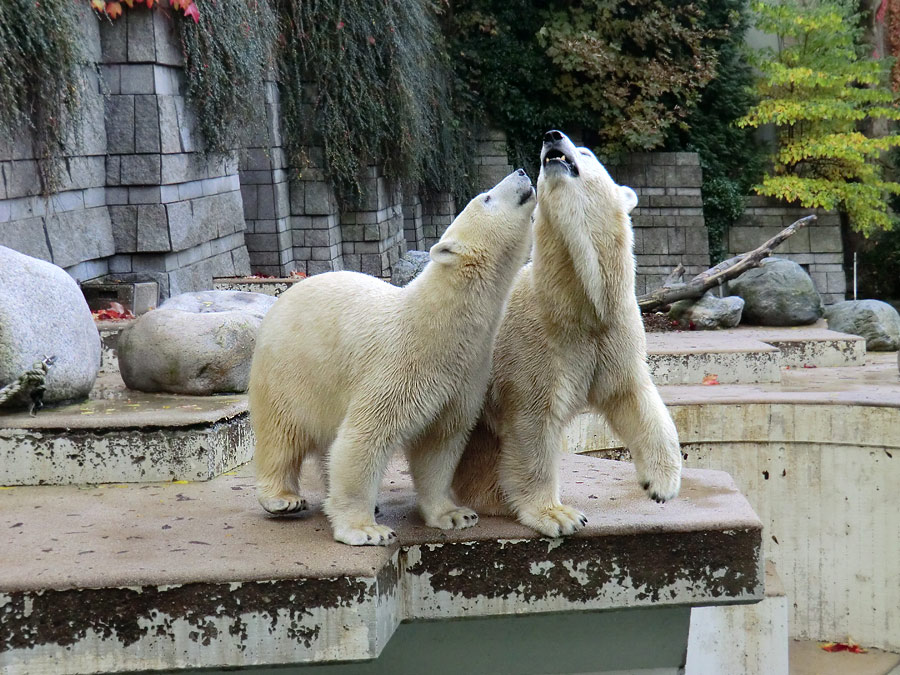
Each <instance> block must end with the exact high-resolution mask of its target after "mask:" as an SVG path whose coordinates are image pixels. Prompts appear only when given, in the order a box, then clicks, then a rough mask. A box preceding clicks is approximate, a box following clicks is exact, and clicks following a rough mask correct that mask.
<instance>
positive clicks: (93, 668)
mask: <svg viewBox="0 0 900 675" xmlns="http://www.w3.org/2000/svg"><path fill="white" fill-rule="evenodd" d="M403 468H404V467H403V465H402V464H399V463H398V464H397V465H395V466H393V467H392V469H391V470H390V472H389V474H388V476H387V477H386V480H385V486H384V488H385V489H384V490H383V491H382V495H381V499H380V500H379V504H380V507H381V515H380V517H379V519H380V521H381V522H383V523H385V524H389V525H391V526H392V527H394V528H395V529H396V530H397V533H398V536H399V544H398V545H395V546H393V547H390V548H366V547H364V548H351V547H347V546H343V545H341V544H336V543H335V542H334V541H333V540H332V539H331V534H330V530H329V528H328V526H327V523H326V521H325V518H324V516H323V515H322V514H321V513H320V512H319V511H318V510H317V509H316V508H315V505H316V504H317V503H318V502H319V501H320V499H321V495H316V494H309V493H307V494H308V496H311V497H312V499H311V503H312V504H313V505H314V510H313V512H312V513H309V514H302V515H301V516H299V517H292V518H284V519H271V518H267V517H266V516H265V515H264V514H263V513H262V511H261V510H260V508H259V507H258V505H257V504H256V499H255V495H254V493H253V489H252V479H251V478H250V477H249V476H248V475H246V474H244V475H226V476H221V477H219V478H217V479H215V480H213V481H209V482H205V483H194V484H188V485H172V484H155V485H143V486H123V487H121V488H119V489H115V488H105V489H101V488H94V489H89V490H84V489H78V488H75V487H43V488H13V489H11V490H4V491H0V662H2V663H3V664H4V666H5V669H4V672H5V673H8V674H9V675H16V674H19V673H26V672H27V673H30V674H38V673H54V674H62V673H87V672H98V671H124V670H145V669H146V670H154V669H168V668H182V667H192V668H202V667H224V666H229V667H233V666H255V665H266V664H279V663H312V662H319V663H327V662H334V661H339V660H340V661H347V660H351V661H352V660H366V659H372V658H374V657H376V656H378V654H379V653H380V652H381V650H382V649H383V647H384V645H385V643H386V642H387V640H388V639H389V638H390V636H391V635H392V634H393V632H394V630H395V629H396V628H397V626H398V625H399V623H400V622H401V621H404V620H412V619H447V618H462V617H491V616H494V617H496V616H510V615H523V614H544V613H548V612H579V611H586V610H598V609H618V610H628V609H632V608H642V607H644V608H646V607H667V606H671V607H674V606H691V605H715V604H728V603H746V602H755V601H758V600H761V599H762V597H763V572H762V557H761V554H760V550H761V545H762V541H761V537H762V526H761V523H760V521H759V519H758V518H757V517H756V515H755V514H754V513H753V511H752V509H750V507H749V505H748V504H747V502H746V500H744V498H743V497H742V496H741V495H740V493H738V492H737V490H736V489H735V487H734V484H733V482H732V481H731V479H730V478H729V477H728V475H727V474H724V473H722V472H718V471H696V470H688V471H686V472H685V476H684V485H683V489H682V496H681V497H679V498H678V499H677V500H675V501H673V502H671V503H669V504H666V505H664V506H660V505H657V504H655V503H653V502H651V501H649V500H648V499H646V497H645V496H644V495H643V494H642V491H641V490H640V488H639V487H638V486H637V485H636V483H635V480H634V475H633V474H634V470H633V468H632V467H631V466H630V465H625V464H622V463H618V462H611V461H604V460H596V459H592V458H587V457H577V456H567V457H565V459H564V461H563V470H562V477H561V478H562V484H563V485H564V486H565V487H564V499H565V500H566V501H567V502H568V503H571V504H573V505H574V506H576V507H577V508H580V509H582V510H583V511H584V512H585V513H586V514H587V515H588V518H589V523H588V526H587V528H586V529H585V530H584V531H583V532H581V533H579V534H578V536H575V537H572V538H568V539H555V540H551V539H542V538H537V537H536V536H535V534H534V532H532V531H530V530H528V529H527V528H525V527H523V526H521V525H518V524H517V523H515V522H513V521H511V520H508V519H504V518H484V519H482V521H481V522H480V523H479V525H478V526H476V527H475V528H472V529H469V530H464V531H457V532H446V533H445V532H441V531H439V530H434V529H431V528H427V527H425V526H424V525H423V524H422V522H421V520H420V518H419V516H418V514H417V513H416V512H415V510H414V508H413V495H412V491H411V488H410V485H409V480H408V478H407V476H406V472H405V471H404V470H403ZM35 507H39V508H35ZM62 514H67V515H65V516H63V515H62ZM128 514H132V515H130V516H128ZM123 515H126V517H125V518H123Z"/></svg>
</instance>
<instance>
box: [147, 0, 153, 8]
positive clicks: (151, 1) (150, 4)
mask: <svg viewBox="0 0 900 675" xmlns="http://www.w3.org/2000/svg"><path fill="white" fill-rule="evenodd" d="M153 2H154V0H147V9H152V8H153Z"/></svg>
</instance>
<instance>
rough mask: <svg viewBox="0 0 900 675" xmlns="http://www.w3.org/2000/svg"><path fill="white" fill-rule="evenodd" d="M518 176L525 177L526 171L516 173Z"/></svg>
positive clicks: (520, 170)
mask: <svg viewBox="0 0 900 675" xmlns="http://www.w3.org/2000/svg"><path fill="white" fill-rule="evenodd" d="M516 175H517V176H524V175H525V169H519V170H518V171H516Z"/></svg>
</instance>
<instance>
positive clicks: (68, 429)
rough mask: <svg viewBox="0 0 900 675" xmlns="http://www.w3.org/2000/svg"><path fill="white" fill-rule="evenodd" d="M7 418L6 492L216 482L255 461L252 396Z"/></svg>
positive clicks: (2, 422) (83, 407)
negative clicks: (86, 485)
mask: <svg viewBox="0 0 900 675" xmlns="http://www.w3.org/2000/svg"><path fill="white" fill-rule="evenodd" d="M107 385H108V382H99V383H98V385H97V386H95V389H94V391H93V392H92V395H97V396H98V398H95V399H91V400H88V401H84V402H82V403H75V404H71V405H66V406H61V407H57V408H49V407H48V408H45V409H44V410H42V411H41V412H40V413H39V414H38V415H36V416H35V417H30V416H29V415H28V414H27V413H24V412H19V413H0V485H59V484H65V485H68V484H77V483H95V484H96V483H127V482H134V481H160V480H209V479H210V478H212V477H214V476H217V475H219V474H221V473H223V472H225V471H229V470H231V469H233V468H235V467H236V466H239V465H241V464H244V463H246V462H248V461H249V460H250V457H251V456H252V453H253V433H252V431H251V429H250V420H249V416H248V413H247V402H246V397H245V396H237V395H236V396H204V397H200V396H175V395H164V394H144V393H141V392H134V391H131V390H127V389H124V388H121V384H120V383H119V387H120V388H118V389H117V388H115V385H109V388H106V387H107Z"/></svg>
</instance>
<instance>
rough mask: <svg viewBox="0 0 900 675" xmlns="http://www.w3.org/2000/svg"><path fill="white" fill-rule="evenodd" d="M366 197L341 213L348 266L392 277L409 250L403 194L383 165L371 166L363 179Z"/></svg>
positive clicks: (343, 245) (342, 246) (345, 267)
mask: <svg viewBox="0 0 900 675" xmlns="http://www.w3.org/2000/svg"><path fill="white" fill-rule="evenodd" d="M360 182H361V185H362V188H363V191H364V195H365V196H364V197H363V199H362V201H361V202H360V204H359V205H358V206H357V207H356V208H355V210H352V211H344V212H343V213H341V234H342V237H343V239H342V245H341V251H342V253H343V258H344V269H348V270H354V271H357V272H364V273H366V274H372V275H374V276H377V277H390V275H391V268H392V267H393V265H394V263H396V262H397V260H399V259H400V256H401V255H403V254H404V253H405V252H406V238H405V236H404V218H403V196H402V191H401V190H400V186H399V185H397V184H393V183H392V182H391V181H390V180H389V179H388V177H387V176H385V175H384V171H383V169H382V168H381V167H380V166H377V165H371V166H369V167H367V169H366V174H365V177H364V178H363V179H362V180H361V181H360Z"/></svg>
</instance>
